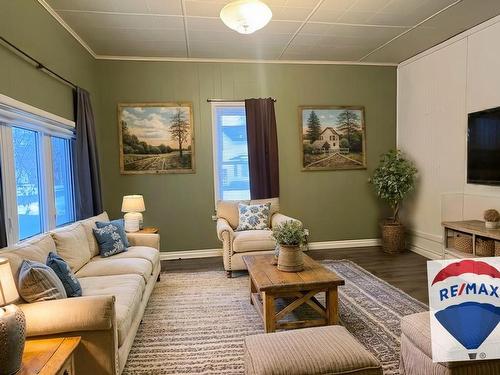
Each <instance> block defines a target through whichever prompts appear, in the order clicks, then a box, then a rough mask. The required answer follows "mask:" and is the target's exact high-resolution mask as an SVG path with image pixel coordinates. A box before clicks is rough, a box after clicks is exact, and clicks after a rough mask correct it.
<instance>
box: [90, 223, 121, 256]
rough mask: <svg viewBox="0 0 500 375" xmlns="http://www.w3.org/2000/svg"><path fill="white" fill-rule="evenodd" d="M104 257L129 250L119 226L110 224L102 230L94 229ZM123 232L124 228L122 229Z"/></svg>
mask: <svg viewBox="0 0 500 375" xmlns="http://www.w3.org/2000/svg"><path fill="white" fill-rule="evenodd" d="M92 230H93V232H94V237H95V239H96V241H97V244H98V245H99V252H100V253H101V256H102V257H109V256H111V255H115V254H118V253H122V252H124V251H125V250H127V247H126V246H125V244H124V243H123V240H122V237H121V235H120V231H119V226H118V225H115V224H111V223H108V225H105V226H103V227H102V228H95V229H92ZM122 231H123V228H122Z"/></svg>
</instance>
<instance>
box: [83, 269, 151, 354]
mask: <svg viewBox="0 0 500 375" xmlns="http://www.w3.org/2000/svg"><path fill="white" fill-rule="evenodd" d="M80 284H81V285H82V291H83V295H84V296H98V295H106V296H108V295H109V296H115V298H116V302H115V311H116V323H117V326H118V345H119V346H121V345H122V344H123V342H124V341H125V338H126V337H127V335H128V333H129V331H130V327H131V325H132V322H133V320H134V318H135V317H136V316H137V314H138V312H139V308H140V304H141V301H142V295H143V293H144V289H145V286H146V283H145V282H144V279H143V278H142V277H140V276H139V275H116V276H99V277H83V278H81V279H80Z"/></svg>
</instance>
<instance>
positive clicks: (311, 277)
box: [243, 254, 345, 332]
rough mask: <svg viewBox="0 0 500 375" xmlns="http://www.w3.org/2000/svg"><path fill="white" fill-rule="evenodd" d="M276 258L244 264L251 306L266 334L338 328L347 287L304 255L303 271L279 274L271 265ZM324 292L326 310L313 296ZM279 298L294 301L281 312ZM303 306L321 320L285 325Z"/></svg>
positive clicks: (265, 257) (246, 259)
mask: <svg viewBox="0 0 500 375" xmlns="http://www.w3.org/2000/svg"><path fill="white" fill-rule="evenodd" d="M273 258H274V255H246V256H243V261H244V262H245V264H246V265H247V268H248V274H249V275H250V303H252V304H253V305H254V306H255V308H256V310H257V312H258V313H259V315H260V316H261V318H262V320H263V321H264V328H265V331H266V332H274V331H275V330H276V329H293V328H305V327H315V326H320V325H332V324H338V322H339V316H338V290H337V287H338V286H340V285H344V284H345V282H344V280H343V279H342V278H340V277H339V276H337V274H336V273H335V272H333V271H330V270H329V269H327V268H325V267H323V266H322V265H321V264H319V263H318V262H316V261H315V260H313V259H312V258H310V257H309V256H307V255H305V254H304V270H303V271H300V272H284V271H279V270H278V268H277V267H276V266H274V265H273V264H272V260H273ZM321 292H324V293H325V295H326V306H323V305H322V304H321V303H320V302H319V301H318V300H317V299H316V298H315V297H314V296H315V295H316V294H318V293H321ZM276 298H291V299H293V301H292V302H291V303H289V304H288V306H286V307H284V308H283V309H282V310H281V311H276V303H275V300H276ZM303 304H307V305H308V306H309V307H311V308H312V309H313V310H314V311H315V312H316V313H317V315H319V318H318V319H307V320H295V321H283V318H284V317H285V316H286V315H288V314H289V313H291V312H293V311H294V310H295V309H297V308H298V307H300V306H301V305H303Z"/></svg>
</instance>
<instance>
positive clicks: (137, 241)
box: [127, 233, 160, 251]
mask: <svg viewBox="0 0 500 375" xmlns="http://www.w3.org/2000/svg"><path fill="white" fill-rule="evenodd" d="M127 239H128V242H129V244H130V246H148V247H152V248H154V249H156V250H158V251H160V235H159V234H157V233H143V234H141V233H127Z"/></svg>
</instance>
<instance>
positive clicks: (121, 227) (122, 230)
mask: <svg viewBox="0 0 500 375" xmlns="http://www.w3.org/2000/svg"><path fill="white" fill-rule="evenodd" d="M108 224H113V225H116V226H117V227H118V230H117V232H118V233H120V237H121V239H122V241H123V244H124V245H125V247H129V246H130V245H129V244H128V239H127V234H126V233H125V223H124V222H123V219H116V220H111V221H109V222H105V221H96V223H95V225H96V227H97V228H104V227H105V226H106V225H108Z"/></svg>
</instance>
